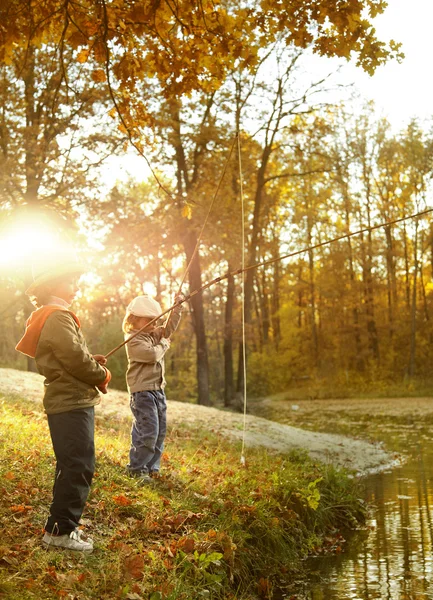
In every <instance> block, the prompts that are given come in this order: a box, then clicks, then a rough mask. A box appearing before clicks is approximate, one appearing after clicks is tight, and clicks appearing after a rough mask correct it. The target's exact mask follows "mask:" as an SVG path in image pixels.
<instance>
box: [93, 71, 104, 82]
mask: <svg viewBox="0 0 433 600" xmlns="http://www.w3.org/2000/svg"><path fill="white" fill-rule="evenodd" d="M92 79H93V81H95V82H96V83H100V82H103V81H106V80H107V76H106V74H105V71H104V70H103V69H95V70H94V71H93V72H92Z"/></svg>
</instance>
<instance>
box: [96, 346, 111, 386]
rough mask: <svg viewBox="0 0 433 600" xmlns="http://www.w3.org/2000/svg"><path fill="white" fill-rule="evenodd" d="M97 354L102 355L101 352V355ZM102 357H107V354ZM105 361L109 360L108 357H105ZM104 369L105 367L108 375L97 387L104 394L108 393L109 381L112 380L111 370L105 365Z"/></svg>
mask: <svg viewBox="0 0 433 600" xmlns="http://www.w3.org/2000/svg"><path fill="white" fill-rule="evenodd" d="M96 356H101V355H100V354H99V355H98V354H97V355H96ZM102 358H104V359H105V356H103V357H102ZM95 360H96V358H95ZM105 362H107V360H106V359H105ZM103 369H104V371H105V374H106V377H105V379H104V381H103V382H102V383H100V384H99V385H97V386H96V387H97V389H98V390H99V391H100V392H101V393H102V394H106V393H107V392H108V384H109V383H110V381H111V373H110V371H109V370H108V369H107V367H103Z"/></svg>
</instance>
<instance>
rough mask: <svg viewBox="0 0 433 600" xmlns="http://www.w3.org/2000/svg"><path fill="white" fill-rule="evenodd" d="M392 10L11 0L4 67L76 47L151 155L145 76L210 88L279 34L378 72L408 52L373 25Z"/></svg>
mask: <svg viewBox="0 0 433 600" xmlns="http://www.w3.org/2000/svg"><path fill="white" fill-rule="evenodd" d="M385 7H386V2H384V0H363V1H361V0H356V1H351V2H347V0H332V1H330V0H298V1H297V2H290V3H281V2H280V1H279V0H261V1H259V2H255V3H246V4H243V3H239V2H235V1H234V0H232V1H229V2H227V3H219V4H218V3H217V4H216V3H214V2H195V1H193V0H182V1H180V0H174V2H171V1H168V0H160V1H158V2H153V1H151V0H146V1H145V2H142V1H141V0H140V1H138V0H133V1H129V0H128V1H127V0H116V2H113V1H108V0H102V1H101V2H99V1H98V2H97V1H96V0H84V1H83V2H76V1H69V2H63V1H61V0H50V1H49V2H43V3H42V2H41V3H36V4H34V3H30V4H29V3H28V2H26V1H24V0H9V1H7V2H4V3H3V4H2V5H1V7H0V64H11V63H12V61H13V57H14V53H15V49H16V48H17V47H18V48H20V49H21V50H22V56H21V58H22V68H25V66H26V64H27V62H28V61H29V60H31V56H30V55H29V54H28V53H27V51H26V50H27V48H30V47H43V45H44V44H52V45H53V46H55V47H56V48H57V49H58V53H57V62H58V65H59V66H61V65H62V64H63V62H64V56H65V54H67V53H68V52H72V53H73V54H74V56H75V59H76V60H77V61H78V62H79V63H83V64H84V63H86V62H89V65H91V66H92V70H93V72H92V76H93V79H94V80H95V81H96V82H101V83H102V84H103V82H104V81H105V80H107V81H108V84H109V88H110V95H111V98H112V101H113V102H114V103H115V107H116V109H117V111H118V114H119V115H120V118H121V122H122V123H121V125H122V128H123V129H124V130H126V131H127V132H128V134H129V136H130V138H131V140H133V141H134V144H135V146H136V148H137V149H138V150H139V151H140V152H143V145H142V143H143V138H142V133H143V129H144V128H146V127H148V126H149V125H151V119H150V114H151V112H150V111H149V110H148V106H147V105H146V104H145V103H144V102H143V100H142V98H140V90H141V85H140V84H141V82H143V81H145V80H149V81H151V80H154V81H157V83H158V85H159V87H160V90H161V94H162V95H163V96H165V97H168V98H169V97H172V96H173V95H174V96H175V97H180V96H182V95H184V94H187V95H188V94H190V93H191V92H192V91H194V90H195V91H198V90H201V91H204V92H206V93H209V92H211V91H214V90H216V89H217V88H218V87H219V86H220V85H221V83H222V82H223V81H224V79H225V77H226V74H227V73H228V72H229V71H230V70H232V69H233V68H234V67H235V66H239V67H240V68H243V69H249V70H254V69H255V68H256V66H257V64H258V63H259V61H260V55H261V49H262V48H264V47H266V46H268V45H269V44H272V43H273V42H274V41H275V40H277V39H278V40H280V41H281V42H282V43H283V44H284V45H286V46H295V47H297V48H301V49H303V48H306V47H311V48H312V49H313V51H314V52H315V53H317V54H320V55H323V56H337V57H340V58H344V59H347V60H348V59H350V58H351V57H352V56H355V57H356V61H357V64H358V65H359V66H360V67H361V68H363V69H364V70H365V71H367V72H368V73H370V74H371V73H373V72H374V70H375V68H376V67H377V66H378V65H380V64H383V63H384V62H385V61H386V60H387V59H388V58H392V57H397V58H401V56H402V55H401V54H400V53H399V45H398V44H396V43H395V42H394V41H391V42H390V43H389V45H388V46H387V45H386V44H384V43H383V42H380V41H379V40H378V39H377V38H376V35H375V29H374V27H372V22H371V20H372V19H374V18H375V17H376V16H377V15H378V14H380V13H382V12H383V11H384V9H385ZM367 13H368V17H367V16H366V14H367Z"/></svg>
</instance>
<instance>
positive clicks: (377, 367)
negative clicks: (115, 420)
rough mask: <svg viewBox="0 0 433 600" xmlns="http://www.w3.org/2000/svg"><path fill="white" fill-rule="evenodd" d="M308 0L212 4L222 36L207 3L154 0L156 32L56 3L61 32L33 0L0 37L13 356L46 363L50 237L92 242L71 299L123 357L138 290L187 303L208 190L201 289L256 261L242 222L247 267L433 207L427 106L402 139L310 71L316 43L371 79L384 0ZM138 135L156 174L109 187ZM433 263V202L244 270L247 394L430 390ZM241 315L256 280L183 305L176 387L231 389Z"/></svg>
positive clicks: (3, 360)
mask: <svg viewBox="0 0 433 600" xmlns="http://www.w3.org/2000/svg"><path fill="white" fill-rule="evenodd" d="M20 4H22V3H20V2H16V3H11V6H18V7H20ZM229 4H230V3H229ZM277 4H278V3H277ZM303 4H304V5H305V6H304V9H305V12H304V13H303V14H304V17H305V15H307V14H308V19H304V21H305V22H303V19H299V18H298V20H297V21H296V26H295V24H294V25H293V27H292V26H289V25H288V22H289V21H288V20H287V15H285V16H286V21H284V14H283V15H282V16H281V12H283V13H284V11H281V7H280V8H278V14H279V15H280V17H281V18H280V19H279V20H278V19H275V15H276V14H277V13H276V12H275V6H272V2H269V3H266V2H263V3H261V4H260V7H262V14H261V15H257V14H255V15H253V16H252V15H251V11H249V10H248V9H247V8H246V7H248V3H246V5H245V6H246V7H241V8H240V9H239V12H238V13H236V14H235V9H234V8H233V7H232V8H231V10H228V11H227V12H225V13H224V15H225V19H226V20H225V21H224V20H221V15H222V14H223V12H224V11H222V10H220V12H219V16H218V18H216V17H215V15H214V13H215V12H216V10H215V5H212V6H213V9H212V10H213V12H212V11H210V12H209V13H208V14H207V16H208V18H209V19H211V16H209V15H213V17H212V18H214V20H215V22H213V29H212V27H211V26H209V22H210V21H209V22H207V24H206V27H205V28H204V29H203V24H202V21H200V22H199V21H197V20H196V21H194V19H193V18H192V16H194V14H195V13H194V7H196V6H198V5H196V4H195V3H192V4H191V5H190V4H189V3H186V2H185V3H180V4H176V3H174V4H173V5H171V4H170V3H161V4H160V5H158V7H156V8H155V6H156V5H155V6H154V5H152V7H153V8H152V11H153V13H152V19H153V20H152V22H153V23H154V30H153V31H151V30H150V29H149V30H146V32H147V33H143V31H141V30H140V29H139V28H140V27H141V23H142V21H143V19H145V18H147V15H146V14H145V15H144V16H143V14H142V13H141V12H140V10H141V8H139V7H138V3H132V4H127V3H123V2H116V3H113V4H112V5H111V6H112V8H111V11H112V12H110V5H108V4H105V3H102V4H101V5H99V4H97V3H96V4H95V5H94V6H95V7H96V9H95V10H99V11H100V14H99V13H98V14H99V17H98V15H97V18H95V19H93V20H92V19H90V18H87V17H86V18H87V21H86V20H82V21H79V20H78V21H77V19H79V17H80V15H79V14H78V15H77V14H74V18H72V16H71V14H72V12H71V14H70V13H68V14H67V19H66V17H65V15H61V16H63V17H64V21H63V22H62V25H63V26H62V27H57V31H58V38H57V39H56V40H54V38H55V35H54V34H53V28H55V22H53V19H54V17H53V15H52V14H50V19H51V21H50V19H45V20H42V19H41V20H40V21H37V23H38V26H37V27H35V26H33V29H32V28H30V29H29V19H30V21H31V20H32V19H33V20H34V19H35V15H30V16H29V15H24V17H22V12H20V13H17V14H19V15H20V17H19V18H18V20H17V19H15V21H14V22H16V23H17V25H16V30H13V31H12V33H11V32H10V31H9V30H8V31H6V29H2V30H1V32H0V33H2V36H3V38H2V44H1V49H2V55H1V59H2V61H1V63H0V71H1V74H0V75H1V77H0V110H1V122H0V197H1V199H2V201H1V211H0V225H1V227H2V238H1V240H0V246H1V248H0V250H1V252H0V254H1V258H0V266H1V273H0V275H1V283H2V285H1V290H0V307H1V308H0V314H1V319H2V327H1V329H0V365H1V366H3V367H14V368H19V369H26V368H30V369H31V368H33V365H32V363H31V361H28V362H26V360H25V359H24V357H22V356H20V355H18V354H17V353H16V352H15V350H14V347H15V344H16V342H17V341H18V339H19V338H20V337H21V335H22V332H23V329H24V323H25V319H26V317H27V316H28V314H29V313H30V311H31V309H32V307H31V305H30V303H29V301H28V299H27V297H26V296H25V294H24V290H25V288H26V287H27V284H28V282H29V280H30V279H29V278H30V263H31V259H32V257H34V256H35V253H37V252H38V251H40V250H43V251H48V252H51V253H52V252H56V251H58V249H59V248H60V246H61V245H63V244H64V243H65V241H67V242H68V243H70V244H73V245H74V246H75V247H77V248H80V249H81V252H80V257H81V260H82V261H83V264H84V265H85V266H86V270H87V274H86V276H84V278H83V283H82V294H81V296H80V298H79V299H78V300H77V301H76V303H75V304H74V310H75V312H77V313H78V314H79V315H80V318H81V320H82V322H83V330H84V333H85V335H86V338H87V340H88V342H89V346H90V348H91V350H92V351H94V352H99V353H106V352H108V351H109V350H111V349H112V348H113V347H114V346H116V345H117V344H118V343H119V342H121V341H122V339H123V336H122V332H121V322H122V319H123V317H124V314H125V310H126V306H127V305H128V303H129V301H130V300H131V299H132V298H133V297H134V296H135V295H137V294H140V293H143V292H146V293H151V294H152V295H153V296H154V297H156V299H157V300H158V301H160V302H161V304H162V305H163V306H164V307H165V308H168V307H169V306H170V304H171V303H172V299H173V296H174V294H175V293H176V292H177V290H178V287H179V283H180V281H181V279H182V276H183V274H184V272H185V267H186V264H187V263H188V262H189V261H190V260H191V258H192V257H193V254H194V249H195V248H196V246H197V241H198V240H199V239H200V232H201V228H202V226H203V223H204V222H205V218H206V215H207V213H208V210H209V206H210V203H211V202H212V200H213V199H215V205H214V207H213V210H212V212H211V214H210V218H209V221H208V223H207V226H206V228H205V229H204V230H203V236H202V238H201V239H200V244H199V250H198V252H197V254H196V255H195V257H194V259H193V260H192V263H191V268H190V270H189V274H188V281H187V282H186V284H185V287H184V291H185V292H188V291H190V292H192V291H194V290H196V289H199V288H200V287H201V286H202V285H203V284H204V283H205V282H206V281H209V280H211V279H213V278H215V277H216V276H219V275H225V274H227V273H228V272H231V271H233V270H235V269H237V268H239V267H240V266H241V256H242V231H243V227H244V228H245V229H244V232H245V247H244V251H245V260H246V264H248V265H252V264H256V263H259V262H263V261H269V260H272V259H276V258H277V257H278V256H280V255H283V254H287V253H291V252H296V251H299V250H302V249H304V248H310V247H311V246H313V245H316V244H318V243H321V242H324V241H326V240H329V239H332V238H335V237H339V236H342V235H344V234H347V233H349V232H350V231H356V230H358V229H361V228H364V227H370V226H373V225H375V224H377V223H385V222H389V221H393V220H395V219H399V218H401V217H404V216H407V215H410V214H413V213H417V212H419V211H423V210H425V208H427V207H429V204H430V196H431V174H432V168H433V163H432V158H433V136H432V130H431V125H430V124H428V123H427V124H426V123H421V122H418V121H416V120H414V121H412V122H411V123H410V124H409V125H408V126H407V127H405V128H404V129H402V130H401V131H397V132H396V131H395V130H393V129H392V128H391V126H390V124H389V123H388V122H387V121H386V119H383V118H382V117H380V116H379V115H378V113H377V111H376V109H375V107H374V105H373V104H372V103H371V102H367V101H364V100H363V99H360V98H359V97H355V96H352V95H350V93H349V91H348V90H347V89H341V90H339V92H338V93H337V92H336V89H337V88H338V77H337V74H335V73H330V74H329V76H327V77H323V78H320V79H317V80H316V79H314V78H312V77H311V76H309V75H308V66H307V65H308V60H309V58H310V57H311V54H312V53H313V52H316V53H319V54H325V55H328V56H338V57H343V58H349V57H350V56H351V55H352V54H353V52H355V54H356V55H357V59H358V62H359V64H360V66H361V67H363V68H364V69H365V70H366V71H367V72H373V71H374V69H375V67H376V66H377V65H379V64H381V63H382V62H383V61H385V60H387V59H389V58H392V57H394V58H398V46H397V45H396V44H394V43H391V44H390V46H389V48H385V45H384V44H381V43H379V42H378V41H377V40H376V39H375V38H374V29H373V30H372V28H371V26H370V24H369V22H368V20H366V18H365V16H361V13H362V15H364V12H362V11H365V10H367V9H368V11H369V17H374V16H375V14H376V13H377V12H380V10H383V8H384V6H385V5H384V3H382V2H375V1H373V0H371V1H370V0H369V1H366V2H365V3H364V4H363V5H362V4H361V3H357V2H353V3H335V2H333V3H328V2H325V1H323V2H316V3H309V2H307V1H305V2H304V3H303ZM343 4H344V7H343ZM71 6H72V7H75V9H76V10H79V9H78V8H77V7H78V5H75V4H74V3H71V5H70V7H71ZM140 6H141V5H140ZM143 6H145V3H144V4H143ZM173 6H174V7H175V8H176V10H174V9H173ZM201 6H202V8H203V7H204V8H203V10H204V11H205V10H206V6H208V5H206V4H203V5H201ZM221 6H222V5H221ZM233 6H234V5H233ZM236 6H238V4H236ZM257 6H259V5H257ZM266 6H268V9H269V14H268V13H267V12H266V9H265V8H264V7H266ZM288 6H289V5H288ZM290 6H291V4H290ZM332 6H333V7H334V8H335V11H334V9H333V8H332ZM131 7H132V8H131ZM134 7H135V8H134ZM191 7H192V8H191ZM311 7H313V8H311ZM313 9H314V10H313ZM319 9H320V10H319ZM68 10H70V11H72V9H71V8H69V9H68ZM133 10H135V11H136V12H135V13H133V14H132V13H131V11H133ZM149 10H150V9H149ZM182 10H184V11H188V10H190V11H191V14H189V15H187V16H188V18H190V20H189V21H188V20H187V19H185V20H183V15H182V12H181V11H182ZM209 10H210V9H209ZM257 10H258V9H257ZM321 10H322V12H320V11H321ZM127 11H129V12H127ZM137 11H138V12H137ZM163 11H165V13H164V12H163ZM242 11H244V12H242ZM272 11H274V12H272ZM315 11H316V12H315ZM253 12H254V11H253ZM53 14H56V15H57V13H53ZM14 15H15V13H13V12H12V13H10V14H9V16H8V18H9V21H10V22H11V21H12V18H13V17H14ZM191 15H192V16H191ZM291 16H292V17H293V15H291ZM235 17H236V19H237V20H235ZM253 17H254V19H253ZM259 17H261V18H262V21H260V19H259ZM21 18H23V19H24V20H23V21H20V19H21ZM56 18H57V16H56ZM81 18H82V19H84V17H83V16H82V15H81ZM200 18H202V16H201V17H200ZM267 18H268V21H266V19H267ZM25 19H27V21H25ZM128 19H129V20H128ZM218 19H220V20H218ZM230 19H233V22H232V21H230ZM24 21H25V22H24ZM250 21H251V22H253V23H254V26H251V25H250ZM3 22H4V21H3ZM45 22H49V23H50V26H51V30H50V31H51V33H50V35H49V36H48V35H47V31H46V30H44V29H43V27H42V25H40V23H44V24H45ZM77 22H78V25H77ZM290 22H293V23H294V19H293V18H292V20H291V21H290ZM185 23H190V24H189V25H185ZM191 23H193V24H194V23H195V25H194V26H193V25H191ZM215 23H217V25H215ZM240 23H241V24H242V26H240V25H239V24H240ZM71 24H72V25H71ZM33 25H34V21H33ZM235 25H236V26H235ZM44 26H45V25H44ZM71 27H72V30H71ZM74 27H75V29H74ZM98 27H100V29H98ZM194 27H195V29H194ZM200 27H202V29H200ZM236 27H237V28H236ZM26 28H27V29H26ZM38 28H39V29H41V31H40V36H39V33H38V31H39V29H38ZM173 28H174V29H176V28H177V29H176V32H177V33H176V34H175V35H173ZM272 28H274V29H272ZM30 30H31V31H32V34H31V35H29V33H28V31H30ZM35 31H36V33H35ZM155 31H156V32H157V35H156V34H155ZM239 31H242V34H243V37H242V36H240V35H238V32H239ZM203 32H205V34H206V35H204V34H203ZM246 33H247V34H248V35H246ZM8 35H9V36H12V37H10V38H8V37H7V36H8ZM146 35H147V37H146ZM23 40H25V43H24V41H23ZM119 40H121V41H122V43H121V44H120V42H119ZM137 40H140V43H141V42H143V43H142V45H140V44H138V42H137ZM143 40H145V41H143ZM155 40H157V43H156V42H155ZM215 40H217V41H218V42H219V44H220V45H219V46H218V45H217V46H215ZM336 40H337V41H338V44H337V41H336ZM152 43H153V44H154V46H152ZM182 44H183V45H182ZM206 44H207V46H206V47H205V45H206ZM210 47H212V48H213V50H212V51H210V50H209V48H210ZM143 48H145V51H144V50H143ZM140 51H141V54H140ZM143 65H145V69H144V67H143ZM331 90H332V94H331V93H330V91H331ZM330 98H332V100H330ZM237 132H239V146H240V156H241V166H242V168H241V171H240V168H239V167H240V161H239V156H238V152H237V149H238V146H237ZM131 148H133V149H134V151H135V152H136V153H138V155H141V157H142V159H143V165H145V166H143V173H144V174H145V175H144V176H143V178H142V179H135V180H133V179H131V180H129V181H127V182H122V183H118V184H116V185H115V186H113V187H111V188H110V189H107V187H106V185H105V182H104V178H103V173H104V171H103V165H104V162H105V161H106V160H107V159H110V161H111V162H110V164H113V156H118V157H119V160H120V158H121V157H123V156H125V155H128V153H130V152H131ZM149 167H150V168H151V170H152V174H150V175H149ZM240 172H241V173H242V176H241V175H240ZM241 178H242V186H241ZM241 189H242V192H243V198H244V203H245V206H244V210H245V222H244V223H243V222H242V214H241V212H242V211H241ZM432 269H433V225H432V221H431V218H429V216H424V217H422V218H419V219H413V220H408V221H404V222H401V223H399V224H396V225H393V226H386V227H383V228H379V229H376V230H370V231H368V232H364V233H363V234H360V235H358V236H354V237H352V238H348V239H344V240H341V241H339V242H335V243H333V244H330V245H327V246H323V247H321V248H318V249H315V250H312V249H310V250H306V251H305V252H304V253H301V254H299V255H297V256H296V257H293V258H292V259H286V260H283V261H278V260H277V261H275V262H273V263H272V264H269V265H267V266H263V267H260V268H257V269H252V270H249V271H248V272H247V273H246V275H245V280H244V283H245V292H244V295H245V297H244V301H245V304H244V306H245V321H246V349H247V357H248V363H247V364H248V368H247V389H248V394H249V395H250V396H261V395H264V394H274V393H279V392H288V391H292V393H293V394H303V395H309V396H312V397H323V396H333V397H336V396H343V397H345V396H350V395H354V394H368V393H373V394H375V395H380V394H397V393H398V394H401V395H406V396H407V395H409V394H410V393H411V392H414V393H415V392H417V393H419V392H420V390H429V389H430V387H429V386H430V383H431V381H432V378H431V375H430V365H431V362H432V358H433V356H432V355H433V351H432V343H431V342H432V335H433V328H432V318H433V299H432V293H431V292H432V284H431V277H432ZM241 309H242V303H241V280H240V277H239V276H238V277H232V276H228V277H227V278H226V279H225V280H224V281H222V282H221V283H217V284H215V285H213V286H211V287H210V288H209V289H207V290H206V291H205V292H203V293H202V294H197V295H196V296H194V298H193V299H192V300H191V302H190V303H188V311H187V312H186V316H185V318H184V321H183V322H182V324H181V327H180V329H179V330H178V332H177V333H176V335H175V336H174V338H173V343H172V346H171V349H170V353H169V355H168V358H167V379H168V382H169V388H168V389H169V397H170V398H173V399H176V400H183V401H195V400H196V399H197V400H198V402H199V403H201V404H213V403H221V402H223V403H224V404H225V405H230V404H233V403H236V398H237V397H238V395H239V394H240V393H241V390H242V386H243V375H242V374H243V348H242V336H241ZM108 366H109V368H110V370H112V372H113V376H114V377H113V383H112V385H113V386H114V387H116V388H119V389H125V370H126V356H125V352H124V350H123V349H122V350H120V351H119V352H117V353H116V354H114V355H113V357H111V358H110V359H109V365H108Z"/></svg>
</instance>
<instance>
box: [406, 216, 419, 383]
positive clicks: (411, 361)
mask: <svg viewBox="0 0 433 600" xmlns="http://www.w3.org/2000/svg"><path fill="white" fill-rule="evenodd" d="M417 276H418V219H415V240H414V269H413V285H412V307H411V318H410V355H409V366H408V375H409V377H414V375H415V356H416V291H417Z"/></svg>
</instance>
